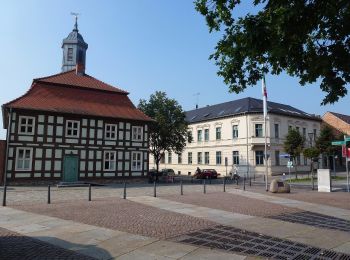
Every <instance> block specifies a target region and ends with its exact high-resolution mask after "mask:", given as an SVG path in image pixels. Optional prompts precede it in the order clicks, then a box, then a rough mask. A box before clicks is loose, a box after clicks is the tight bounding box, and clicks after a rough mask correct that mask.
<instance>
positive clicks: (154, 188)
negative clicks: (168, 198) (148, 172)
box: [153, 182, 157, 197]
mask: <svg viewBox="0 0 350 260" xmlns="http://www.w3.org/2000/svg"><path fill="white" fill-rule="evenodd" d="M153 197H157V185H156V182H154V183H153Z"/></svg>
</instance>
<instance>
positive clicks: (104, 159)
mask: <svg viewBox="0 0 350 260" xmlns="http://www.w3.org/2000/svg"><path fill="white" fill-rule="evenodd" d="M106 154H114V160H111V156H110V155H109V158H108V159H106ZM116 156H117V152H116V151H104V152H103V170H104V171H106V172H111V171H115V170H116ZM106 161H108V162H109V167H108V168H106ZM111 162H113V163H114V164H113V166H114V167H113V168H111Z"/></svg>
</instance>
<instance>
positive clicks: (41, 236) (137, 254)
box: [0, 207, 246, 260]
mask: <svg viewBox="0 0 350 260" xmlns="http://www.w3.org/2000/svg"><path fill="white" fill-rule="evenodd" d="M0 226H1V227H2V228H4V229H7V230H10V231H12V232H16V233H18V234H21V235H23V236H28V237H30V238H34V239H38V240H40V241H42V242H45V243H49V244H52V245H54V246H57V247H60V248H64V249H67V250H71V251H73V252H75V253H78V254H82V255H86V256H89V257H94V258H97V259H170V260H171V259H184V260H190V259H213V258H215V259H245V258H246V257H245V256H240V255H237V254H228V253H225V252H222V251H217V250H211V249H205V248H199V247H197V246H192V245H185V244H180V243H175V242H171V241H163V240H159V239H156V238H150V237H145V236H140V235H135V234H130V233H126V232H121V231H117V230H112V229H107V228H101V227H97V226H92V225H86V224H81V223H77V222H73V221H68V220H63V219H59V218H54V217H48V216H43V215H38V214H33V213H29V212H25V211H20V210H16V209H11V208H7V207H0ZM32 250H34V251H32V252H31V253H32V255H33V257H34V256H35V248H34V247H33V248H32ZM0 256H1V251H0ZM2 257H3V259H6V258H8V257H7V256H6V255H5V256H2Z"/></svg>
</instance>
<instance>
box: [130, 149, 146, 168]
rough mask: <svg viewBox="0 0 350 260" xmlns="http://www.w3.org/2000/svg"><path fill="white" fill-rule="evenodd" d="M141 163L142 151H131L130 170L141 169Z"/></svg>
mask: <svg viewBox="0 0 350 260" xmlns="http://www.w3.org/2000/svg"><path fill="white" fill-rule="evenodd" d="M134 156H136V158H134ZM138 157H139V158H138ZM142 165H143V159H142V152H138V151H135V152H131V170H132V171H142Z"/></svg>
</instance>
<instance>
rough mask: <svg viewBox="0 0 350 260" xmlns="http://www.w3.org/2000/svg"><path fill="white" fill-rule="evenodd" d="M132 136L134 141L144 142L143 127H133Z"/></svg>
mask: <svg viewBox="0 0 350 260" xmlns="http://www.w3.org/2000/svg"><path fill="white" fill-rule="evenodd" d="M135 133H136V134H135ZM131 134H132V140H133V141H142V140H143V138H142V137H143V127H142V126H133V127H132V133H131Z"/></svg>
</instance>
